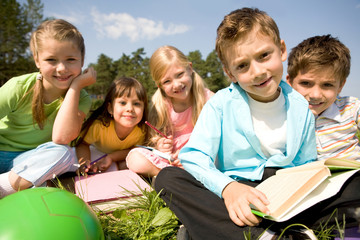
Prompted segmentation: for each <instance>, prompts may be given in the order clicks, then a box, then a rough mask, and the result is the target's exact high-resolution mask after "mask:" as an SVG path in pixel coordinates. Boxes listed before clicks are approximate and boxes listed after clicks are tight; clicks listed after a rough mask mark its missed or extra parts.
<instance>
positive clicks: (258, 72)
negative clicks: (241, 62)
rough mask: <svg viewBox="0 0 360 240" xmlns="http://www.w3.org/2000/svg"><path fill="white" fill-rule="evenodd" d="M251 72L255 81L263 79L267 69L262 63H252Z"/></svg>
mask: <svg viewBox="0 0 360 240" xmlns="http://www.w3.org/2000/svg"><path fill="white" fill-rule="evenodd" d="M250 71H251V74H252V76H254V79H257V78H263V77H264V74H265V73H266V70H265V68H264V67H263V66H262V64H261V63H259V62H257V61H253V62H252V63H251V70H250Z"/></svg>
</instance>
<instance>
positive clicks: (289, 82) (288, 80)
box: [286, 74, 292, 86]
mask: <svg viewBox="0 0 360 240" xmlns="http://www.w3.org/2000/svg"><path fill="white" fill-rule="evenodd" d="M286 82H287V83H288V84H289V85H290V86H292V85H291V81H290V76H289V74H288V75H286Z"/></svg>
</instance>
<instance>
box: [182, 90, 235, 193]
mask: <svg viewBox="0 0 360 240" xmlns="http://www.w3.org/2000/svg"><path fill="white" fill-rule="evenodd" d="M213 98H214V97H213ZM221 126H222V115H221V112H220V111H219V110H218V109H217V108H216V106H214V105H213V104H212V101H211V99H210V100H209V102H207V103H206V104H205V106H204V108H203V109H202V111H201V113H200V116H199V118H198V120H197V122H196V125H195V128H194V130H193V132H192V134H191V136H190V139H189V142H188V143H187V144H186V145H185V146H184V147H183V148H182V150H181V151H180V154H179V159H180V161H181V163H182V165H183V166H184V168H185V170H187V171H188V172H189V173H190V174H192V175H193V176H194V177H195V178H196V179H197V180H198V181H200V182H201V183H202V184H204V186H205V187H206V188H208V189H209V190H210V191H212V192H214V193H215V194H216V195H218V196H219V197H222V191H223V189H224V188H225V187H226V186H227V185H228V184H229V183H230V182H232V181H234V180H233V179H232V178H230V177H228V176H226V175H225V174H224V173H222V172H221V171H220V170H218V169H217V167H216V161H218V159H217V155H218V150H219V147H220V144H221V134H222V130H221ZM210 129H211V130H210Z"/></svg>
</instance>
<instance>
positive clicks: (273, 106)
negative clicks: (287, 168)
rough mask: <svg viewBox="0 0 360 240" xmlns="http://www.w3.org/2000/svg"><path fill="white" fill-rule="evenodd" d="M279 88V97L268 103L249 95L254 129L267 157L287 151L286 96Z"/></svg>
mask: <svg viewBox="0 0 360 240" xmlns="http://www.w3.org/2000/svg"><path fill="white" fill-rule="evenodd" d="M279 89H280V95H279V97H278V98H277V99H275V100H274V101H272V102H268V103H263V102H258V101H256V100H254V99H252V98H251V97H250V96H249V95H248V97H249V107H250V112H251V116H252V121H253V126H254V131H255V134H256V136H257V137H258V138H259V141H260V144H261V150H262V151H263V153H264V154H265V156H266V157H270V156H273V155H275V154H282V155H284V153H285V151H286V111H285V98H284V95H283V93H282V91H281V88H279Z"/></svg>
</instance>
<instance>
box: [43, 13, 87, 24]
mask: <svg viewBox="0 0 360 240" xmlns="http://www.w3.org/2000/svg"><path fill="white" fill-rule="evenodd" d="M49 15H50V16H52V17H54V18H60V19H64V20H66V21H68V22H70V23H72V24H74V25H79V24H81V23H82V22H83V19H84V16H83V15H81V14H80V13H75V12H70V15H61V14H57V13H50V14H49Z"/></svg>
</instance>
